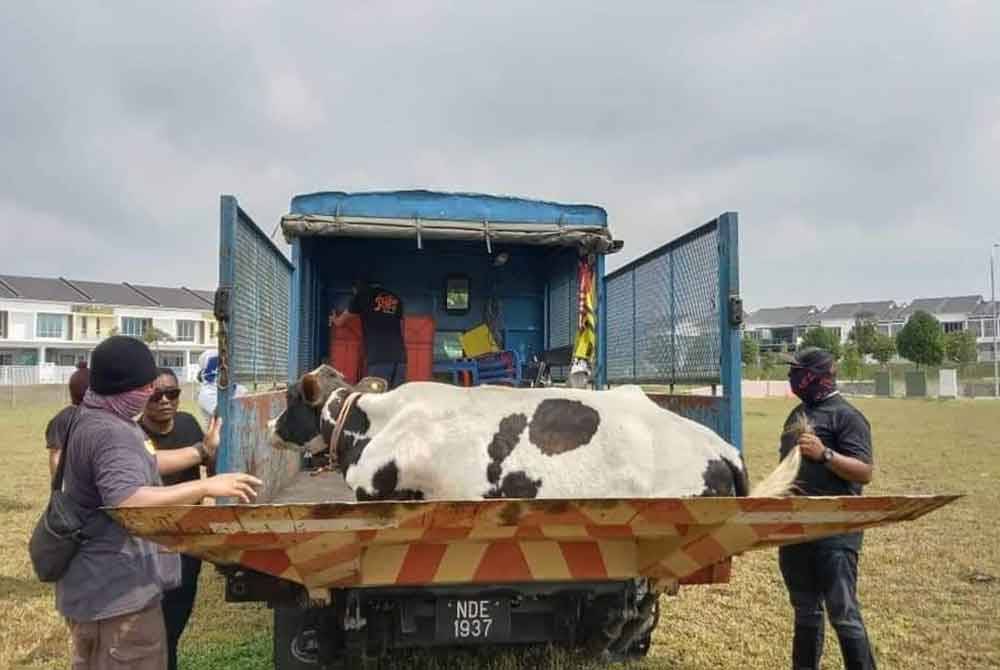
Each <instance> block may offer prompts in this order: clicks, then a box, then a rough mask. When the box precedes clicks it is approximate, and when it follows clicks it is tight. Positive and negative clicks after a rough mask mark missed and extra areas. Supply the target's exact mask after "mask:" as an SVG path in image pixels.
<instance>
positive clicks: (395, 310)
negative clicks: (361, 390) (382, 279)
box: [347, 287, 406, 365]
mask: <svg viewBox="0 0 1000 670" xmlns="http://www.w3.org/2000/svg"><path fill="white" fill-rule="evenodd" d="M347 311H349V312H351V313H352V314H357V315H359V316H360V317H361V327H362V328H363V330H364V336H365V357H366V359H367V361H368V364H369V365H371V364H373V363H404V362H406V347H405V346H404V345H403V328H402V324H403V301H402V300H401V299H400V297H399V296H398V295H396V294H395V293H393V292H391V291H387V290H385V289H384V288H370V287H369V288H365V289H361V290H360V291H358V293H357V295H355V296H354V298H353V299H352V300H351V304H350V306H349V307H348V308H347Z"/></svg>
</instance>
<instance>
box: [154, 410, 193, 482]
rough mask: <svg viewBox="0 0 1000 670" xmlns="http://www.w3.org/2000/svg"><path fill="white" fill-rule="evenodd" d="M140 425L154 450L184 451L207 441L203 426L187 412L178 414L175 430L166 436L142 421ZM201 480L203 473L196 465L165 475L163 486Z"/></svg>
mask: <svg viewBox="0 0 1000 670" xmlns="http://www.w3.org/2000/svg"><path fill="white" fill-rule="evenodd" d="M139 425H140V426H142V430H143V431H144V432H145V433H146V437H148V438H149V441H150V442H152V443H153V448H154V449H156V450H157V451H159V450H161V449H182V448H184V447H193V446H194V445H196V444H198V443H199V442H201V441H202V440H204V439H205V434H204V433H203V432H202V430H201V426H200V425H199V424H198V420H197V419H195V418H194V417H193V416H191V415H190V414H188V413H187V412H177V416H175V417H174V428H173V430H171V431H170V432H169V433H167V434H166V435H161V434H159V433H154V432H152V431H151V430H150V429H149V428H147V427H146V425H145V424H144V423H142V422H141V421H140V422H139ZM200 478H201V472H200V471H199V467H198V466H197V465H195V466H193V467H190V468H188V469H187V470H181V471H180V472H175V473H173V474H170V475H163V485H164V486H173V485H174V484H180V483H182V482H191V481H196V480H197V479H200Z"/></svg>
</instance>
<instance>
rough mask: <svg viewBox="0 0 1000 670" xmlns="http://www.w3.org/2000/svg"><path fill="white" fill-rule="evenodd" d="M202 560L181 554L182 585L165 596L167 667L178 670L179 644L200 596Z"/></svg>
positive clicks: (163, 605)
mask: <svg viewBox="0 0 1000 670" xmlns="http://www.w3.org/2000/svg"><path fill="white" fill-rule="evenodd" d="M199 574H201V560H200V559H197V558H194V557H192V556H185V555H184V554H181V585H180V586H178V587H177V588H176V589H171V590H170V591H167V592H166V593H164V594H163V603H162V607H163V622H164V624H166V627H167V667H168V668H169V670H177V643H178V642H179V641H180V639H181V634H182V633H183V632H184V627H185V626H187V622H188V619H190V618H191V611H192V610H193V609H194V599H195V596H197V595H198V575H199Z"/></svg>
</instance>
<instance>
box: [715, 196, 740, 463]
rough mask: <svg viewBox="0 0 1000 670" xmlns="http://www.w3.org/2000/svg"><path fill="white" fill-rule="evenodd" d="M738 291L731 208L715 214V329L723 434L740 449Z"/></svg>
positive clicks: (734, 222)
mask: <svg viewBox="0 0 1000 670" xmlns="http://www.w3.org/2000/svg"><path fill="white" fill-rule="evenodd" d="M739 294H740V266H739V218H738V216H737V214H736V213H735V212H726V213H725V214H723V215H722V216H720V217H719V308H720V309H719V333H720V334H721V335H722V338H721V350H722V357H721V358H722V360H721V370H722V387H723V391H724V396H723V403H724V406H725V409H724V411H723V421H724V427H723V431H724V433H723V437H725V438H726V439H727V440H728V441H729V443H730V444H732V445H733V446H735V447H736V448H737V449H740V450H742V449H743V400H742V399H743V392H742V388H741V381H742V366H741V363H742V351H741V344H740V331H739V326H738V325H735V324H734V323H733V321H734V320H733V314H732V309H731V305H730V300H729V299H730V298H731V297H738V296H739Z"/></svg>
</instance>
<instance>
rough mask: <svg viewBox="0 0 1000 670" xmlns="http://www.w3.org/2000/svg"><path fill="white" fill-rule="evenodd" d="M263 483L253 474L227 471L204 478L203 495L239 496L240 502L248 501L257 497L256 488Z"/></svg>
mask: <svg viewBox="0 0 1000 670" xmlns="http://www.w3.org/2000/svg"><path fill="white" fill-rule="evenodd" d="M263 485H264V482H262V481H261V480H259V479H257V478H256V477H254V476H253V475H248V474H246V473H243V472H229V473H226V474H224V475H215V476H214V477H209V478H208V479H206V480H205V495H207V496H211V497H213V498H230V497H232V498H239V499H240V502H243V503H250V502H253V500H254V499H256V498H257V489H259V488H260V487H262V486H263Z"/></svg>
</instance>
